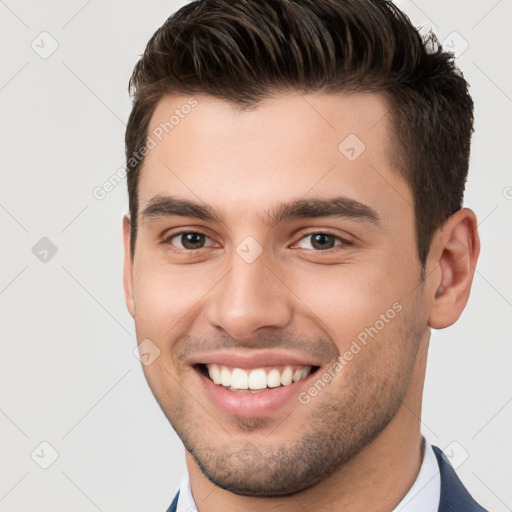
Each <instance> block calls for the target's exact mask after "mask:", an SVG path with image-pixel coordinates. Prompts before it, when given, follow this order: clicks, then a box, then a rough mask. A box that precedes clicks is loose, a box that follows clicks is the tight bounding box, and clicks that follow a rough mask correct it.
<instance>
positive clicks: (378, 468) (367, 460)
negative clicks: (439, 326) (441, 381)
mask: <svg viewBox="0 0 512 512" xmlns="http://www.w3.org/2000/svg"><path fill="white" fill-rule="evenodd" d="M426 350H427V347H426V346H423V347H421V348H420V352H419V353H418V355H417V358H416V364H415V368H414V371H413V375H412V378H411V382H410V385H409V388H408V391H407V393H406V395H405V397H404V400H403V403H402V405H401V406H400V408H399V410H398V412H397V414H396V415H395V417H394V418H393V420H392V421H391V422H390V423H389V424H388V425H387V427H386V428H385V429H384V430H383V431H382V432H381V433H380V434H379V435H378V436H377V438H376V439H374V440H373V441H372V442H371V443H370V444H368V445H367V446H366V447H365V448H364V449H363V450H361V451H360V452H359V453H358V454H357V455H356V456H355V457H354V458H353V459H351V460H350V461H349V462H348V463H347V464H345V465H344V466H343V467H342V468H341V469H340V470H338V471H337V472H336V473H334V474H333V475H331V476H330V477H329V478H327V479H325V480H323V481H322V482H320V483H318V484H317V485H314V486H312V487H310V488H308V489H306V490H304V491H301V492H299V493H296V494H294V495H291V496H284V497H278V498H276V497H272V498H261V497H249V496H239V495H236V494H233V493H231V492H228V491H226V490H224V489H221V488H219V487H217V486H216V485H214V484H212V483H211V482H210V481H208V480H207V478H206V477H205V476H204V474H203V473H202V472H201V470H200V468H199V466H198V465H197V463H196V462H195V460H194V459H193V457H192V456H191V455H190V453H188V452H187V453H186V460H187V468H188V471H189V477H190V487H191V490H192V494H193V497H194V501H195V502H196V505H197V508H198V510H200V512H221V511H225V510H234V511H238V510H244V511H245V510H272V511H276V512H292V511H293V512H296V510H297V509H298V508H299V509H304V510H322V511H324V512H335V511H341V510H343V511H344V512H366V511H368V510H374V511H375V512H390V511H392V510H393V509H394V508H395V507H396V506H397V505H398V504H399V503H400V501H401V500H402V498H403V497H404V496H405V495H406V494H407V491H408V490H409V489H410V488H411V486H412V485H413V483H414V481H415V480H416V478H417V476H418V473H419V470H420V467H421V463H422V438H421V432H420V423H421V422H420V417H421V401H422V391H423V381H424V377H425V366H426Z"/></svg>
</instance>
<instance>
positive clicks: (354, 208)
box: [141, 195, 381, 227]
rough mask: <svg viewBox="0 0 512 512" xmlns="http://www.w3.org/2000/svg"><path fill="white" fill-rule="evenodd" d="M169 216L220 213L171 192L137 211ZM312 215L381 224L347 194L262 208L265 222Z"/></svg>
mask: <svg viewBox="0 0 512 512" xmlns="http://www.w3.org/2000/svg"><path fill="white" fill-rule="evenodd" d="M171 216H179V217H193V218H196V219H200V220H209V221H216V222H220V223H223V222H224V221H223V218H222V215H221V214H220V213H219V212H217V211H216V210H215V209H214V208H212V207H210V206H208V205H202V204H199V203H195V202H193V201H190V200H188V199H180V198H176V197H174V196H160V195H157V196H155V197H153V198H152V199H151V200H150V201H149V202H148V204H147V206H146V207H145V208H144V210H143V211H142V215H141V217H142V220H151V219H155V218H163V217H171ZM316 217H345V218H348V219H353V220H356V221H361V222H369V223H371V224H373V225H375V226H376V227H380V225H381V219H380V217H379V215H378V214H377V212H376V211H375V210H374V209H373V208H371V207H370V206H368V205H366V204H363V203H361V202H359V201H356V200H354V199H349V198H347V197H332V198H328V199H323V198H311V199H298V200H296V201H291V202H288V203H280V204H278V205H276V206H275V207H274V208H272V209H271V210H270V211H268V212H266V215H265V217H264V218H263V220H264V222H265V223H268V224H274V225H275V224H278V223H279V222H282V221H284V220H291V219H298V218H316Z"/></svg>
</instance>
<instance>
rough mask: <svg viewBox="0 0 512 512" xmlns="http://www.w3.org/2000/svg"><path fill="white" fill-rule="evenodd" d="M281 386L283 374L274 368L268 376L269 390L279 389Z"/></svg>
mask: <svg viewBox="0 0 512 512" xmlns="http://www.w3.org/2000/svg"><path fill="white" fill-rule="evenodd" d="M280 385H281V374H280V373H279V370H277V369H276V368H274V369H273V370H270V371H269V372H268V375H267V386H268V387H269V388H277V387H279V386H280Z"/></svg>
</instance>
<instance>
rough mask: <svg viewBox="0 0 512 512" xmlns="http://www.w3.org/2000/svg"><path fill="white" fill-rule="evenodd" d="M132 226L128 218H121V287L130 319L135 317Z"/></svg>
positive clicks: (126, 216) (127, 216)
mask: <svg viewBox="0 0 512 512" xmlns="http://www.w3.org/2000/svg"><path fill="white" fill-rule="evenodd" d="M131 232H132V226H131V222H130V216H129V215H125V216H124V217H123V244H124V268H123V285H124V298H125V301H126V307H127V308H128V311H129V313H130V315H132V317H134V316H135V301H134V300H133V260H132V255H131V251H130V238H131Z"/></svg>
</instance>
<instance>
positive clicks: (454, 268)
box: [427, 208, 480, 329]
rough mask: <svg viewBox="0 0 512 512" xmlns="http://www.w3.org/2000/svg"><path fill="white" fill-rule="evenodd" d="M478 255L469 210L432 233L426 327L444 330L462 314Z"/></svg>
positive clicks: (477, 237) (474, 225)
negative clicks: (428, 311)
mask: <svg viewBox="0 0 512 512" xmlns="http://www.w3.org/2000/svg"><path fill="white" fill-rule="evenodd" d="M479 253H480V239H479V236H478V229H477V220H476V216H475V214H474V213H473V211H471V210H470V209H469V208H462V209H461V210H459V211H457V212H456V213H454V214H453V215H451V216H450V217H449V218H448V219H447V220H446V222H445V223H444V224H443V225H442V226H441V228H440V229H439V230H438V231H436V233H435V235H434V238H433V240H432V244H431V249H430V251H429V257H428V265H427V272H428V276H429V277H428V278H427V279H428V280H429V281H430V286H428V287H427V289H428V292H429V295H430V296H429V300H430V305H431V307H430V314H429V325H430V327H433V328H434V329H443V328H445V327H448V326H450V325H452V324H453V323H455V322H456V321H457V319H458V318H459V317H460V315H461V314H462V311H463V310H464V308H465V307H466V304H467V302H468V298H469V292H470V290H471V283H472V282H473V275H474V273H475V267H476V262H477V260H478V255H479Z"/></svg>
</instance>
